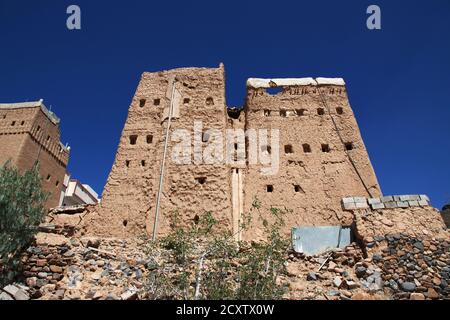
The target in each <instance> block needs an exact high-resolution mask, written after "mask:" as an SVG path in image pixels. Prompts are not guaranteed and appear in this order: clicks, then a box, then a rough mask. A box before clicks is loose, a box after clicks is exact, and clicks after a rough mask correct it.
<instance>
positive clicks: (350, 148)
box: [345, 142, 353, 151]
mask: <svg viewBox="0 0 450 320" xmlns="http://www.w3.org/2000/svg"><path fill="white" fill-rule="evenodd" d="M345 150H347V151H350V150H353V143H352V142H346V143H345Z"/></svg>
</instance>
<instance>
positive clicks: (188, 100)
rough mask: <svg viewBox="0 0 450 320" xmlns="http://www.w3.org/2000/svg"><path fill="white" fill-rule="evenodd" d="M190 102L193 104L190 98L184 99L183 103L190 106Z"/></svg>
mask: <svg viewBox="0 0 450 320" xmlns="http://www.w3.org/2000/svg"><path fill="white" fill-rule="evenodd" d="M189 102H191V99H189V98H184V100H183V103H184V104H188V103H189Z"/></svg>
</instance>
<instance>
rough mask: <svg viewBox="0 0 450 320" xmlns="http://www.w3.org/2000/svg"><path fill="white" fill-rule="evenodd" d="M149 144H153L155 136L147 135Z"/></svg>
mask: <svg viewBox="0 0 450 320" xmlns="http://www.w3.org/2000/svg"><path fill="white" fill-rule="evenodd" d="M147 143H149V144H150V143H153V135H151V134H149V135H147Z"/></svg>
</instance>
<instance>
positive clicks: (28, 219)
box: [0, 162, 48, 285]
mask: <svg viewBox="0 0 450 320" xmlns="http://www.w3.org/2000/svg"><path fill="white" fill-rule="evenodd" d="M47 198H48V194H47V193H45V192H44V191H42V187H41V178H40V176H39V170H38V166H37V165H35V166H33V168H32V169H30V170H28V171H26V172H25V173H24V174H21V173H20V172H19V170H18V169H17V168H15V167H13V166H12V165H11V164H10V163H9V162H7V163H6V164H5V165H3V166H0V285H4V284H5V283H8V282H10V281H12V280H13V278H14V276H15V275H16V272H17V271H18V268H19V264H20V254H21V252H22V251H23V250H24V249H25V248H26V246H27V245H29V243H30V242H31V241H32V239H33V236H34V235H35V234H36V232H37V228H38V226H39V224H40V223H41V222H42V220H43V218H44V215H45V209H44V203H45V201H46V200H47Z"/></svg>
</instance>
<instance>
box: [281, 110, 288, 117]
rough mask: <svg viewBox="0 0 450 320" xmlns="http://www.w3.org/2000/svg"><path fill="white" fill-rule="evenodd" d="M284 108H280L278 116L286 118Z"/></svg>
mask: <svg viewBox="0 0 450 320" xmlns="http://www.w3.org/2000/svg"><path fill="white" fill-rule="evenodd" d="M286 115H287V114H286V110H280V116H281V117H283V118H286Z"/></svg>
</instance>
